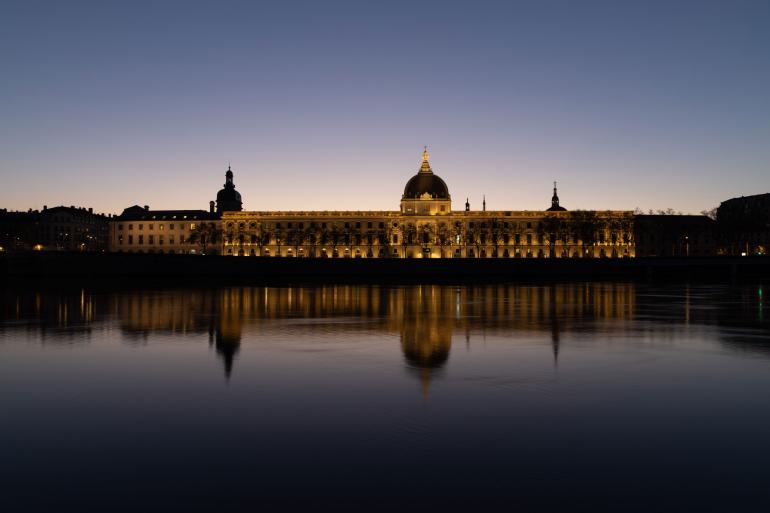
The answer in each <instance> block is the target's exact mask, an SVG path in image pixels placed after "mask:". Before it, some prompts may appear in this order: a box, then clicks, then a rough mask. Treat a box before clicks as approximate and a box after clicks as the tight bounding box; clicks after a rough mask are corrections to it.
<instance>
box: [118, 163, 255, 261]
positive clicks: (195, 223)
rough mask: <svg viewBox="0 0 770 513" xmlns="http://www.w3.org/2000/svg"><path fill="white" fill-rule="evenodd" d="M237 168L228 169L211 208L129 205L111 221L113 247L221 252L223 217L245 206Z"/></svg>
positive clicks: (131, 250)
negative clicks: (235, 172) (235, 179)
mask: <svg viewBox="0 0 770 513" xmlns="http://www.w3.org/2000/svg"><path fill="white" fill-rule="evenodd" d="M242 205H243V203H242V201H241V194H240V193H239V192H238V191H236V190H235V185H234V183H233V171H232V169H230V166H228V167H227V171H226V172H225V185H224V187H223V188H222V189H221V190H220V191H219V192H218V193H217V199H216V202H214V201H211V202H209V210H208V211H206V210H150V207H149V206H144V207H141V206H139V205H134V206H132V207H128V208H126V209H125V210H123V212H122V213H121V214H120V215H119V216H116V217H114V218H113V219H112V222H111V223H110V251H114V252H126V253H176V254H179V253H190V254H195V253H198V254H218V253H219V252H220V250H221V240H222V238H221V227H220V217H221V215H222V213H223V212H229V211H240V210H241V209H242Z"/></svg>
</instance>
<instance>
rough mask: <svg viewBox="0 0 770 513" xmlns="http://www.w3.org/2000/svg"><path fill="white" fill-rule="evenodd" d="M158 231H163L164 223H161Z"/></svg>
mask: <svg viewBox="0 0 770 513" xmlns="http://www.w3.org/2000/svg"><path fill="white" fill-rule="evenodd" d="M158 230H160V231H163V223H160V224H159V225H158Z"/></svg>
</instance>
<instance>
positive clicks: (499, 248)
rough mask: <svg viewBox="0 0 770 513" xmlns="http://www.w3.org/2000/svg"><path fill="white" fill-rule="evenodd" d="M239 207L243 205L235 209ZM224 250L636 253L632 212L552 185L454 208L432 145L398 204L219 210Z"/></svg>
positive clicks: (414, 254) (426, 254)
mask: <svg viewBox="0 0 770 513" xmlns="http://www.w3.org/2000/svg"><path fill="white" fill-rule="evenodd" d="M238 210H239V209H238ZM221 226H222V230H223V250H222V252H223V254H225V255H236V256H282V257H292V256H294V257H319V258H325V257H328V258H335V257H352V258H457V257H461V258H537V257H541V258H542V257H552V258H567V257H569V258H573V257H581V258H582V257H633V256H634V242H633V215H632V213H631V212H627V211H603V212H598V211H574V212H568V211H567V210H566V209H565V208H564V207H562V206H560V204H559V197H558V194H557V190H556V187H555V186H554V190H553V197H552V199H551V207H550V208H548V209H547V210H544V211H515V210H499V211H487V210H486V202H485V203H484V208H483V209H482V210H480V211H478V210H476V211H472V210H470V205H469V204H468V203H467V202H466V204H465V210H463V211H453V210H452V197H451V195H450V194H449V189H448V187H447V185H446V183H445V182H444V180H442V179H441V178H440V177H439V176H437V175H436V174H435V173H434V172H433V169H432V168H431V165H430V160H429V155H428V151H427V149H426V151H425V152H424V153H423V158H422V164H421V166H420V169H419V170H418V172H417V174H416V175H414V176H413V177H412V178H411V179H410V180H409V181H408V182H407V184H406V186H405V187H404V193H403V195H402V196H401V204H400V210H398V211H355V212H341V211H323V212H249V211H231V212H225V213H223V214H222V225H221Z"/></svg>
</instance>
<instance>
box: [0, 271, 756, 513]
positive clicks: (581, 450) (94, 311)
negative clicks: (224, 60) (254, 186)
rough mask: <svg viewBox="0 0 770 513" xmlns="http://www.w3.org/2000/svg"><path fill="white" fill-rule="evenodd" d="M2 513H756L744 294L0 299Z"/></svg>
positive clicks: (251, 292)
mask: <svg viewBox="0 0 770 513" xmlns="http://www.w3.org/2000/svg"><path fill="white" fill-rule="evenodd" d="M0 306H1V309H0V316H1V317H0V492H1V493H0V511H3V512H16V511H19V512H23V511H105V512H108V511H271V510H283V509H289V508H293V507H296V508H302V509H305V510H319V509H327V508H331V507H332V506H333V507H335V508H339V509H342V508H343V507H346V508H350V509H353V510H358V511H367V510H374V509H386V510H393V511H406V510H420V511H426V510H439V509H441V510H448V509H450V507H452V506H455V507H457V506H463V507H466V508H469V509H470V508H481V507H483V508H491V506H492V505H493V504H502V507H501V508H500V509H503V510H507V511H510V510H517V509H518V510H521V511H541V510H542V511H546V510H548V511H550V510H553V511H597V510H611V511H770V400H769V399H770V323H768V316H770V310H769V309H768V308H767V305H766V304H764V303H763V301H762V286H761V285H759V284H756V285H751V286H749V285H746V286H732V287H731V286H671V287H665V286H658V287H653V286H640V285H633V284H596V283H591V284H569V285H549V286H508V285H505V286H484V287H444V286H418V287H401V288H387V287H373V286H322V287H295V288H259V287H254V288H224V289H206V290H195V289H186V290H126V291H122V292H110V293H106V292H99V291H94V290H88V289H84V290H80V289H67V290H46V291H36V290H4V291H2V305H0Z"/></svg>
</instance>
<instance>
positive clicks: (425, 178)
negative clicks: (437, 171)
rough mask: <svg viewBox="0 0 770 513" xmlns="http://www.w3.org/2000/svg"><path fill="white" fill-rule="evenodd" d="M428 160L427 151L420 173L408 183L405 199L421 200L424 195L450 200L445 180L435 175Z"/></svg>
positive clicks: (426, 151) (423, 156)
mask: <svg viewBox="0 0 770 513" xmlns="http://www.w3.org/2000/svg"><path fill="white" fill-rule="evenodd" d="M428 159H429V155H428V150H427V149H426V150H425V151H424V152H423V154H422V166H420V171H418V172H417V174H416V175H414V176H413V177H412V178H411V179H410V180H409V181H408V182H406V187H404V198H403V199H421V198H422V197H423V195H424V194H428V195H429V196H430V197H431V198H433V199H449V188H447V186H446V183H445V182H444V180H442V179H441V178H439V177H438V176H436V175H434V174H433V170H432V169H431V168H430V163H429V162H428Z"/></svg>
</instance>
